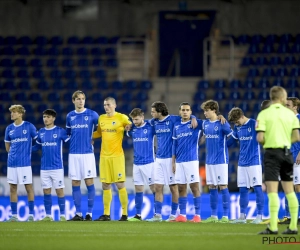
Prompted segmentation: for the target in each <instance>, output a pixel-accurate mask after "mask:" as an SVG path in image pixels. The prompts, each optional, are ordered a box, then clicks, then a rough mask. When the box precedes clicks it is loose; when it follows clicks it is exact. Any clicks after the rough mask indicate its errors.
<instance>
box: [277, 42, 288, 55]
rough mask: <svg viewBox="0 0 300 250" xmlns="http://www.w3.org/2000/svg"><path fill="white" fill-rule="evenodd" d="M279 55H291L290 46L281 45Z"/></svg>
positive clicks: (278, 50)
mask: <svg viewBox="0 0 300 250" xmlns="http://www.w3.org/2000/svg"><path fill="white" fill-rule="evenodd" d="M277 53H279V54H287V53H290V48H289V45H288V44H285V43H283V44H280V45H279V47H278V49H277Z"/></svg>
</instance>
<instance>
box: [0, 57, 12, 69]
mask: <svg viewBox="0 0 300 250" xmlns="http://www.w3.org/2000/svg"><path fill="white" fill-rule="evenodd" d="M0 66H1V67H4V68H11V67H13V66H14V64H13V61H12V60H11V59H10V58H4V59H2V60H1V61H0Z"/></svg>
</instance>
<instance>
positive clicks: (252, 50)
mask: <svg viewBox="0 0 300 250" xmlns="http://www.w3.org/2000/svg"><path fill="white" fill-rule="evenodd" d="M258 53H260V48H259V46H258V45H257V44H251V45H250V47H249V49H248V54H249V55H253V54H258Z"/></svg>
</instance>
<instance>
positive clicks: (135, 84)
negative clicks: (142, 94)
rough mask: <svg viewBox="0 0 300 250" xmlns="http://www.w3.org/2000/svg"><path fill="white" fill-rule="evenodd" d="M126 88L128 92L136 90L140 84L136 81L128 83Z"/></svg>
mask: <svg viewBox="0 0 300 250" xmlns="http://www.w3.org/2000/svg"><path fill="white" fill-rule="evenodd" d="M125 86H126V89H128V90H135V89H137V88H138V87H139V85H138V82H137V81H134V80H130V81H127V82H126V83H125Z"/></svg>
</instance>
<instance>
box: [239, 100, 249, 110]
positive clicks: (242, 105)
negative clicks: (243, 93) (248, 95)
mask: <svg viewBox="0 0 300 250" xmlns="http://www.w3.org/2000/svg"><path fill="white" fill-rule="evenodd" d="M239 107H240V108H241V109H242V110H243V112H248V111H249V110H250V106H249V102H248V101H243V102H241V103H240V104H239Z"/></svg>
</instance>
